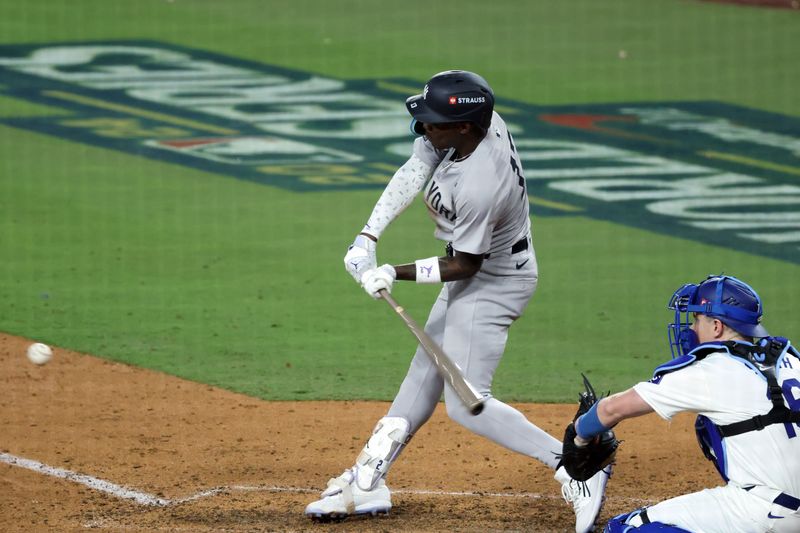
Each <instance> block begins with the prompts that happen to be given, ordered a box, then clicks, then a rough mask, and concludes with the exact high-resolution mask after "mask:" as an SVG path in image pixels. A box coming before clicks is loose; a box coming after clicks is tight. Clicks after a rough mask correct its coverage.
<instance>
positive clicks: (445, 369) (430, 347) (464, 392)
mask: <svg viewBox="0 0 800 533" xmlns="http://www.w3.org/2000/svg"><path fill="white" fill-rule="evenodd" d="M378 292H379V293H380V295H381V297H382V298H383V299H384V300H386V303H388V304H389V305H390V306H391V307H392V309H394V310H395V312H396V313H397V314H398V315H400V318H402V319H403V322H405V323H406V326H407V327H408V329H409V330H410V331H411V333H412V334H413V335H414V336H415V337H416V338H417V340H418V341H419V343H420V344H421V345H422V347H423V348H424V349H425V352H426V353H427V354H428V356H429V357H430V358H431V361H433V364H434V365H436V368H437V370H438V371H439V375H440V376H442V379H444V380H445V382H447V383H449V384H450V386H451V387H453V390H454V391H456V394H457V395H458V399H459V400H461V403H463V404H464V405H465V406H466V408H467V409H468V410H469V412H470V414H472V415H477V414H480V412H481V411H483V403H484V402H485V401H486V398H484V397H483V396H482V395H481V394H480V393H478V391H477V390H476V389H475V387H473V386H472V385H471V384H470V382H469V381H467V380H466V379H465V378H464V374H463V373H462V372H461V369H460V368H459V366H458V365H457V364H455V363H454V362H453V360H452V359H450V358H449V357H447V354H446V353H444V350H442V349H441V348H440V347H439V345H437V344H436V343H435V342H434V341H433V339H431V338H430V336H429V335H428V334H427V333H425V330H423V329H422V328H421V327H419V325H418V324H417V323H416V322H415V321H414V319H413V318H411V317H410V316H409V314H408V313H406V310H405V309H403V307H402V306H401V305H399V304H398V303H397V302H396V301H395V299H394V298H392V295H391V294H389V293H388V292H387V291H386V289H381V290H380V291H378Z"/></svg>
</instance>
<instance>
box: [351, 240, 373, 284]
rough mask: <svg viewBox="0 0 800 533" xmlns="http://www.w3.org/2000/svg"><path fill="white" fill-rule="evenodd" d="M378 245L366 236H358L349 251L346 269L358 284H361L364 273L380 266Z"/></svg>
mask: <svg viewBox="0 0 800 533" xmlns="http://www.w3.org/2000/svg"><path fill="white" fill-rule="evenodd" d="M376 244H377V243H376V242H375V241H373V240H372V239H370V238H369V237H367V236H365V235H357V236H356V239H355V240H354V241H353V244H351V245H350V247H349V248H348V249H347V254H346V255H345V256H344V268H345V269H346V270H347V272H348V273H349V274H350V275H351V276H353V279H354V280H356V283H361V277H362V276H363V275H364V273H365V272H366V271H367V270H370V269H373V268H375V267H376V266H377V265H378V263H377V260H376V258H375V248H376Z"/></svg>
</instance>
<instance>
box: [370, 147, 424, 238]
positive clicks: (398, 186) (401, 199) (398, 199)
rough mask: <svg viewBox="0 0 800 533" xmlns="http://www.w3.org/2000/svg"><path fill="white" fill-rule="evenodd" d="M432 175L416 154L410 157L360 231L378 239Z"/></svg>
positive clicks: (384, 191)
mask: <svg viewBox="0 0 800 533" xmlns="http://www.w3.org/2000/svg"><path fill="white" fill-rule="evenodd" d="M432 174H433V167H432V166H430V165H428V164H426V163H425V162H424V161H422V160H421V159H420V158H419V157H417V156H416V154H415V155H412V156H411V158H410V159H409V160H408V161H406V162H405V164H403V166H402V167H400V168H398V169H397V172H395V173H394V176H392V179H390V180H389V183H388V184H387V185H386V188H385V189H384V190H383V193H382V194H381V197H380V198H379V199H378V203H376V204H375V207H374V208H373V209H372V214H371V215H370V216H369V220H368V221H367V225H366V226H364V229H363V230H362V231H363V232H364V233H369V234H370V235H372V236H373V237H375V238H376V239H377V238H378V237H380V236H381V233H383V230H385V229H386V228H387V226H389V224H391V223H392V221H393V220H394V219H395V218H397V216H398V215H399V214H400V213H402V212H403V211H405V209H406V208H407V207H408V206H409V205H411V201H412V200H414V198H415V197H416V196H417V194H419V192H420V191H421V190H422V188H423V187H424V186H425V183H426V182H427V181H428V179H429V178H430V177H431V175H432Z"/></svg>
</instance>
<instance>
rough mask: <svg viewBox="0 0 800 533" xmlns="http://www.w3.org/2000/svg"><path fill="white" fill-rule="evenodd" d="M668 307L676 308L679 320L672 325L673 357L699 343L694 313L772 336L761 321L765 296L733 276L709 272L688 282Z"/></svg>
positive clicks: (753, 334) (758, 335)
mask: <svg viewBox="0 0 800 533" xmlns="http://www.w3.org/2000/svg"><path fill="white" fill-rule="evenodd" d="M667 308H668V309H671V310H673V311H675V320H674V322H673V323H671V324H669V326H668V332H669V346H670V350H671V351H672V357H673V358H674V357H678V356H680V355H686V354H687V353H689V352H691V351H692V350H694V349H695V348H696V347H697V345H698V344H699V340H698V338H697V334H696V333H695V332H694V331H692V330H691V329H690V328H691V325H692V322H691V320H692V317H691V314H692V313H699V314H702V315H706V316H710V317H714V318H716V319H718V320H720V321H721V322H722V323H723V324H725V325H726V326H728V327H729V328H731V329H734V330H736V331H737V332H739V333H740V334H742V335H744V336H747V337H752V338H762V337H767V336H769V333H767V330H766V329H764V326H762V325H761V316H762V314H763V312H764V310H763V308H762V306H761V298H760V297H759V296H758V294H757V293H756V291H755V290H753V288H752V287H750V286H749V285H748V284H746V283H745V282H743V281H741V280H739V279H736V278H734V277H732V276H723V275H719V276H709V277H708V278H706V279H705V281H703V282H701V283H699V284H697V285H695V284H692V283H687V284H686V285H684V286H682V287H681V288H680V289H678V290H677V291H675V293H674V294H673V295H672V298H670V300H669V303H668V304H667Z"/></svg>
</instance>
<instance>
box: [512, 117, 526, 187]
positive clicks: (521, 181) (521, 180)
mask: <svg viewBox="0 0 800 533" xmlns="http://www.w3.org/2000/svg"><path fill="white" fill-rule="evenodd" d="M508 144H510V145H511V152H512V153H511V170H513V171H514V174H516V175H517V178H519V186H520V187H522V198H525V196H527V191H526V189H525V177H524V176H523V175H522V167H520V165H519V163H517V160H516V159H514V154H516V153H517V148H516V147H515V146H514V141H513V140H512V139H511V132H510V131H509V132H508Z"/></svg>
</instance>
